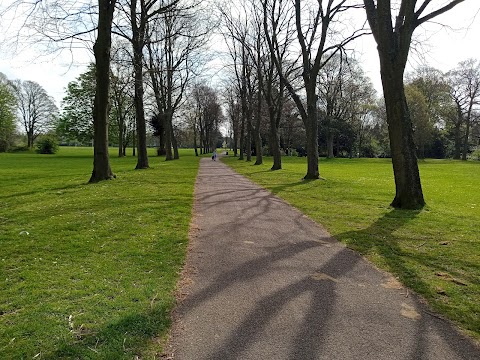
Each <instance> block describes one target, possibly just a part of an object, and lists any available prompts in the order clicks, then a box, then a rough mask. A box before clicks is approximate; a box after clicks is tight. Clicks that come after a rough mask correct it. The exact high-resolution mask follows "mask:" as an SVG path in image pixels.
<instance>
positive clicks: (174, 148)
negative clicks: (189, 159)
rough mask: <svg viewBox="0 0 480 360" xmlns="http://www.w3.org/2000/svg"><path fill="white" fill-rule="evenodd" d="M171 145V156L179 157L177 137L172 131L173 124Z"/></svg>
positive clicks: (176, 158)
mask: <svg viewBox="0 0 480 360" xmlns="http://www.w3.org/2000/svg"><path fill="white" fill-rule="evenodd" d="M172 147H173V158H174V159H175V160H178V159H180V154H179V153H178V143H177V138H176V137H175V133H174V132H173V126H172Z"/></svg>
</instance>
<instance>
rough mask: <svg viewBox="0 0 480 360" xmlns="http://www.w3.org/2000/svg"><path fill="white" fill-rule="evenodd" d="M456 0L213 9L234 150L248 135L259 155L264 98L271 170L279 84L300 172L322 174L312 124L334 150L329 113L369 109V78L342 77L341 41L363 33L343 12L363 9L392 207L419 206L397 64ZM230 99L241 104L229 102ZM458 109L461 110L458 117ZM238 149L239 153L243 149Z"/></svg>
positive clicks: (271, 3)
mask: <svg viewBox="0 0 480 360" xmlns="http://www.w3.org/2000/svg"><path fill="white" fill-rule="evenodd" d="M461 2H462V0H454V1H449V2H444V3H443V4H440V5H438V4H437V6H438V7H437V8H434V7H433V5H432V4H431V1H429V0H426V1H422V2H420V3H419V4H417V1H409V0H402V1H398V2H396V3H395V4H392V3H391V2H390V1H374V0H364V1H363V2H362V3H356V2H347V1H340V0H339V1H300V0H295V1H292V2H284V1H277V0H251V1H249V2H246V3H244V4H242V5H239V6H234V5H231V6H228V5H227V4H223V5H222V6H221V8H220V10H219V11H220V12H221V14H222V18H223V25H224V29H225V30H224V37H225V40H226V42H227V44H228V46H229V54H230V57H231V60H232V61H231V66H232V74H233V75H232V79H233V81H232V82H233V83H234V84H235V85H234V86H233V89H232V90H230V93H233V94H235V98H236V99H237V101H236V103H237V104H238V105H235V101H230V105H231V106H230V109H229V111H228V112H229V114H230V117H231V119H232V131H233V133H234V135H233V137H234V138H236V139H238V141H239V144H240V148H241V149H246V156H247V160H249V157H250V149H251V148H252V145H251V143H252V142H253V143H254V144H255V145H254V147H255V153H256V164H258V163H261V162H262V159H261V151H259V149H260V144H261V139H260V136H259V130H260V122H261V114H262V111H263V110H262V109H263V106H264V105H265V106H266V107H267V109H268V112H269V117H270V127H269V128H270V136H269V140H270V151H271V152H272V155H273V157H274V165H273V166H272V169H273V170H275V169H279V168H281V157H280V150H279V140H278V139H279V128H278V126H279V124H280V120H279V119H280V118H281V117H280V115H279V114H281V113H282V112H283V106H284V103H285V101H284V99H285V93H286V92H287V93H288V95H289V97H290V99H292V101H293V102H294V103H295V105H296V112H297V114H298V116H299V117H300V118H301V119H302V122H303V125H304V129H305V145H306V155H307V173H306V175H305V179H317V178H319V176H320V173H319V168H318V155H319V151H318V137H319V124H320V123H322V124H323V127H324V128H325V131H324V132H325V143H326V144H327V153H328V155H330V156H331V155H332V154H333V139H334V138H335V131H334V130H335V128H334V127H333V126H332V124H333V123H334V122H336V125H339V123H340V122H341V121H346V120H347V119H349V121H351V122H357V123H359V122H361V119H362V118H366V117H367V116H368V113H369V110H368V107H365V106H364V100H367V99H366V98H368V97H369V96H370V95H371V91H370V90H369V89H368V86H367V87H365V86H358V85H362V82H361V80H360V82H359V83H358V84H357V86H356V85H355V82H354V81H348V80H347V78H346V77H347V76H348V74H347V73H344V69H347V66H346V64H348V61H347V59H348V47H349V46H350V45H351V44H352V43H353V42H354V40H355V39H356V38H358V37H359V36H363V35H365V34H366V33H367V32H368V31H367V30H366V29H365V28H364V27H362V26H361V25H359V26H351V24H352V21H350V20H351V18H349V17H348V16H351V17H352V18H354V14H355V12H357V11H359V10H362V11H364V14H366V18H367V21H368V24H369V27H370V29H369V31H371V33H372V34H373V37H374V39H375V41H376V43H377V50H378V55H379V60H380V68H381V76H382V86H383V98H384V109H385V115H386V117H385V118H386V121H387V124H388V127H387V129H388V139H389V145H390V151H389V155H390V156H391V157H392V164H393V170H394V177H395V185H396V195H395V198H394V200H393V202H392V206H394V207H398V208H409V209H412V208H420V207H422V206H423V205H424V204H425V201H424V198H423V192H422V187H421V182H420V175H419V171H418V164H417V156H416V151H417V150H416V146H415V142H414V132H413V123H412V117H411V113H410V111H409V108H408V105H407V97H406V92H405V84H404V72H405V67H406V64H407V59H408V55H409V52H410V46H411V42H412V36H413V33H414V31H415V29H416V28H418V27H419V26H421V25H422V24H424V23H425V22H427V21H430V20H432V19H433V18H435V17H436V16H438V15H440V14H442V13H445V12H446V11H449V10H451V9H452V8H453V7H455V6H456V5H458V4H459V3H461ZM353 23H354V22H353ZM350 69H351V68H350ZM350 69H349V72H350V71H351V70H350ZM322 73H323V75H324V76H325V77H323V78H322ZM353 73H355V71H354V72H353ZM352 79H355V77H352ZM346 87H351V90H350V91H348V92H349V93H350V94H351V95H353V96H352V97H351V98H347V97H343V98H342V94H343V92H344V89H345V88H346ZM361 98H363V99H362V100H361ZM340 104H341V105H340ZM358 105H360V106H358ZM235 107H237V108H239V109H240V110H239V111H235ZM235 114H239V115H238V116H237V118H238V119H239V122H240V125H237V124H235V123H234V119H236V117H235ZM462 116H463V115H462ZM354 118H356V120H353V119H354ZM462 118H464V119H465V117H464V116H463V117H462ZM319 119H321V121H319ZM357 127H358V126H357ZM467 128H468V122H467ZM467 131H468V130H467ZM342 134H345V131H342ZM337 135H338V134H337ZM337 137H338V136H337ZM467 140H468V138H467ZM236 143H237V142H236V141H235V145H236ZM350 147H351V146H350ZM464 152H466V151H464ZM242 156H243V153H242V152H241V153H240V158H242Z"/></svg>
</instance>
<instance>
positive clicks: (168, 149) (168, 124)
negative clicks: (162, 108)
mask: <svg viewBox="0 0 480 360" xmlns="http://www.w3.org/2000/svg"><path fill="white" fill-rule="evenodd" d="M172 134H173V130H172V119H171V114H170V113H169V112H166V113H165V161H170V160H173V153H172Z"/></svg>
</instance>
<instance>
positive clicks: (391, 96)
mask: <svg viewBox="0 0 480 360" xmlns="http://www.w3.org/2000/svg"><path fill="white" fill-rule="evenodd" d="M382 84H383V92H384V97H385V106H386V110H387V122H388V134H389V138H390V150H391V153H392V164H393V173H394V177H395V190H396V193H395V198H394V199H393V201H392V203H391V206H393V207H395V208H402V209H419V208H422V207H423V206H424V205H425V200H424V198H423V192H422V185H421V183H420V173H419V171H418V163H417V157H416V155H415V144H414V141H413V128H412V122H411V119H410V114H409V111H408V106H407V100H406V98H405V89H404V85H403V71H402V70H401V69H400V70H399V69H398V68H397V69H396V68H394V67H392V68H391V69H385V68H384V67H383V69H382Z"/></svg>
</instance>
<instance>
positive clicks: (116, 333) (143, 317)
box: [45, 304, 171, 359]
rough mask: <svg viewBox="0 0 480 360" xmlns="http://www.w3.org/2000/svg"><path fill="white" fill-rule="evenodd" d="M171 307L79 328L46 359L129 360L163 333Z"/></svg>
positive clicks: (167, 325)
mask: <svg viewBox="0 0 480 360" xmlns="http://www.w3.org/2000/svg"><path fill="white" fill-rule="evenodd" d="M170 310H171V308H170V306H167V305H166V304H162V305H161V306H157V307H156V308H155V309H153V310H148V311H146V312H145V313H140V314H129V315H125V316H124V317H122V318H120V319H118V320H117V321H115V322H112V323H107V324H105V325H104V327H103V328H100V329H99V330H98V331H91V332H88V329H87V330H85V329H81V330H78V331H77V332H75V333H74V334H72V338H71V339H70V340H68V339H66V340H65V341H64V342H63V343H61V344H60V346H59V347H58V349H56V350H54V351H52V352H51V353H49V354H46V355H45V358H46V359H132V358H135V357H136V356H141V355H142V354H143V353H144V352H145V350H146V349H148V348H149V347H150V346H151V344H152V340H154V339H155V338H158V337H162V336H163V335H164V334H165V333H166V331H167V329H168V327H169V326H170V322H171V321H170ZM158 351H160V349H158Z"/></svg>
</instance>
